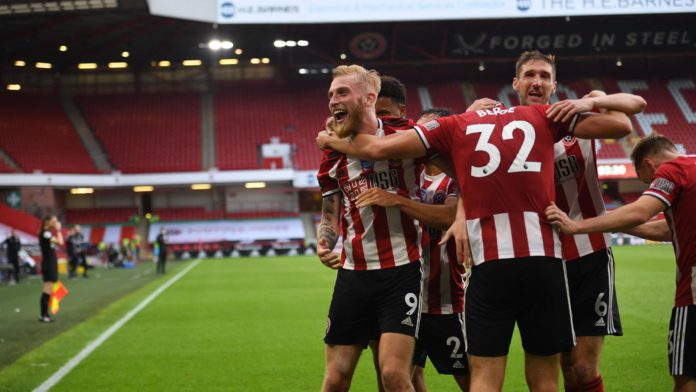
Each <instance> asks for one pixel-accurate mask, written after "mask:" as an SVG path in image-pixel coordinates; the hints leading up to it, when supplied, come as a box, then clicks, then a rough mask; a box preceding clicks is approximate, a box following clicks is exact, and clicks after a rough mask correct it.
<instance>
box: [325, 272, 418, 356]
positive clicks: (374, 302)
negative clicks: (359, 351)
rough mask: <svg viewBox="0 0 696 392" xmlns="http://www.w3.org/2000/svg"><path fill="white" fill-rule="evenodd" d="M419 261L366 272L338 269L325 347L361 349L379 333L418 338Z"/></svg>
mask: <svg viewBox="0 0 696 392" xmlns="http://www.w3.org/2000/svg"><path fill="white" fill-rule="evenodd" d="M422 265H423V264H422V261H421V260H416V261H414V262H411V263H409V264H406V265H402V266H398V267H393V268H386V269H379V270H368V271H354V270H347V269H340V270H339V271H338V274H337V276H336V284H335V285H334V292H333V297H332V298H331V306H330V307H329V319H328V321H327V325H326V335H325V336H324V342H325V343H326V344H331V345H334V344H339V345H363V346H366V345H367V342H368V341H369V340H371V339H374V338H375V337H376V336H378V335H381V334H383V333H387V332H390V333H399V334H403V335H408V336H413V337H417V336H418V327H419V324H420V310H421V276H422Z"/></svg>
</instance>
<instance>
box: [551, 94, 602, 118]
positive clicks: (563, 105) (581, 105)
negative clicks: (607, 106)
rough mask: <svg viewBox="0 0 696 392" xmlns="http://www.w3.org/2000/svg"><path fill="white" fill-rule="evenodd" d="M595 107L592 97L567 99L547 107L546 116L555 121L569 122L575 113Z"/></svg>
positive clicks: (584, 111) (588, 110)
mask: <svg viewBox="0 0 696 392" xmlns="http://www.w3.org/2000/svg"><path fill="white" fill-rule="evenodd" d="M592 109H594V103H593V102H592V98H583V99H566V100H565V101H560V102H556V103H554V104H553V105H551V106H550V107H549V108H548V109H546V117H548V118H550V119H551V120H553V121H555V122H568V121H570V119H572V118H573V116H574V115H576V114H579V113H586V112H590V111H592Z"/></svg>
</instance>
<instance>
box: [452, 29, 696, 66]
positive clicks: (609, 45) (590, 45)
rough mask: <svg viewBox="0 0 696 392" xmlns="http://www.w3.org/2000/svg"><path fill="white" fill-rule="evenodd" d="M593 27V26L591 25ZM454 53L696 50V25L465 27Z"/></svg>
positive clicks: (457, 36) (454, 42)
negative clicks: (495, 29)
mask: <svg viewBox="0 0 696 392" xmlns="http://www.w3.org/2000/svg"><path fill="white" fill-rule="evenodd" d="M588 27H592V26H588ZM448 46H449V48H448V52H449V55H450V56H451V57H457V58H459V57H474V58H478V57H481V56H507V57H509V56H517V55H519V54H520V53H521V52H523V51H525V50H534V49H537V50H541V51H542V52H550V53H554V54H556V55H558V54H573V55H576V54H582V53H585V54H598V53H611V54H622V53H646V52H651V53H652V52H661V53H665V52H683V51H694V50H696V27H694V25H693V24H692V25H674V24H672V25H665V24H651V25H650V26H636V25H616V26H607V27H606V28H604V29H601V30H600V29H596V28H591V29H577V28H576V29H572V28H565V29H564V28H563V26H562V25H559V26H558V27H557V28H548V26H547V28H545V29H541V28H534V29H524V30H522V29H509V30H504V31H481V30H477V29H469V30H465V29H462V30H461V31H458V32H453V33H452V34H451V36H450V39H449V45H448Z"/></svg>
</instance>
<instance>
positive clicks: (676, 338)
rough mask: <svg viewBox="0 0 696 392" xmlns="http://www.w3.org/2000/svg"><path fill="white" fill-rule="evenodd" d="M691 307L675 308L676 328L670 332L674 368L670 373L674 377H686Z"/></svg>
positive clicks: (670, 353) (672, 367) (670, 352)
mask: <svg viewBox="0 0 696 392" xmlns="http://www.w3.org/2000/svg"><path fill="white" fill-rule="evenodd" d="M688 316H689V307H688V306H681V307H678V308H674V326H673V329H672V330H671V331H669V332H670V337H669V340H670V342H669V343H670V351H669V355H671V356H672V358H670V359H671V361H670V362H672V366H671V369H670V372H671V373H672V375H673V376H681V375H684V346H685V343H686V331H687V322H688V320H689V317H688Z"/></svg>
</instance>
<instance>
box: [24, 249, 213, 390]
mask: <svg viewBox="0 0 696 392" xmlns="http://www.w3.org/2000/svg"><path fill="white" fill-rule="evenodd" d="M200 262H201V260H196V261H194V262H193V264H191V265H189V266H188V267H186V269H184V270H183V271H181V272H179V273H178V274H176V275H174V277H172V278H171V279H169V280H168V281H167V282H166V283H164V284H163V285H161V286H160V287H159V288H157V290H155V291H154V292H153V293H152V294H150V295H149V296H148V297H147V298H145V299H144V300H143V302H141V303H140V304H138V306H136V307H135V308H133V309H132V310H131V311H130V312H128V313H127V314H126V315H125V316H123V317H122V318H121V319H120V320H118V321H117V322H115V323H114V325H112V326H111V327H109V329H107V330H106V331H104V332H103V333H102V334H101V335H99V337H98V338H96V339H95V340H93V341H92V342H90V343H89V344H87V346H85V348H83V349H82V351H80V352H79V353H78V354H77V355H75V356H74V357H73V358H72V359H70V360H69V361H68V362H67V363H66V364H65V365H63V367H62V368H60V369H58V371H57V372H55V373H53V375H52V376H51V377H49V378H48V379H47V380H46V381H44V382H43V384H41V385H39V386H38V387H36V389H34V392H45V391H48V390H49V389H51V388H52V387H53V386H55V385H56V384H58V382H60V380H61V379H63V377H65V376H66V375H67V374H68V373H70V371H71V370H73V369H74V368H75V367H76V366H77V365H79V364H80V362H82V360H83V359H85V358H87V357H88V356H89V354H91V353H92V352H93V351H94V350H96V349H97V348H98V347H99V346H101V345H102V343H104V342H105V341H106V340H107V339H108V338H110V337H111V335H113V334H114V333H116V331H118V330H119V329H120V328H121V327H123V326H124V325H125V324H126V323H127V322H128V321H129V320H130V319H132V318H133V317H134V316H135V315H136V314H138V313H139V312H140V311H141V310H143V309H144V308H145V307H146V306H147V305H148V304H149V303H150V302H152V301H153V300H154V299H155V298H157V296H159V295H160V294H162V292H163V291H164V290H166V289H167V288H169V286H171V285H173V284H174V283H176V281H177V280H179V279H181V277H183V276H184V275H186V274H187V273H188V272H189V271H191V270H192V269H193V268H194V267H195V266H197V265H198V264H200Z"/></svg>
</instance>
